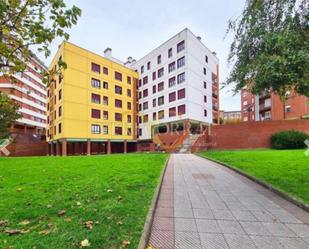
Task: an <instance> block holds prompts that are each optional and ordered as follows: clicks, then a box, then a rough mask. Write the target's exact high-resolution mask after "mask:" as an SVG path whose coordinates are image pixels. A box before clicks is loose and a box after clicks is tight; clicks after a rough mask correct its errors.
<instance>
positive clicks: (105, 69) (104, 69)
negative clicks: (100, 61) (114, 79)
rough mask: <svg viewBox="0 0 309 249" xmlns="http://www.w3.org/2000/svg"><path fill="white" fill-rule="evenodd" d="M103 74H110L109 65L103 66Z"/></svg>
mask: <svg viewBox="0 0 309 249" xmlns="http://www.w3.org/2000/svg"><path fill="white" fill-rule="evenodd" d="M103 74H105V75H108V68H107V67H103Z"/></svg>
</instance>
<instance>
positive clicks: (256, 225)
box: [240, 221, 269, 236]
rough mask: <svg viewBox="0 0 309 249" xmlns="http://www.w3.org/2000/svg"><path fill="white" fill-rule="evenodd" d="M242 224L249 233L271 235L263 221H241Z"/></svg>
mask: <svg viewBox="0 0 309 249" xmlns="http://www.w3.org/2000/svg"><path fill="white" fill-rule="evenodd" d="M240 224H241V226H242V227H243V229H244V230H245V232H246V233H247V234H249V235H265V236H266V235H269V232H268V230H267V229H266V227H264V226H263V224H262V223H261V222H251V221H241V222H240Z"/></svg>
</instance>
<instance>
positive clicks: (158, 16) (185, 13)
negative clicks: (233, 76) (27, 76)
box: [44, 0, 245, 110]
mask: <svg viewBox="0 0 309 249" xmlns="http://www.w3.org/2000/svg"><path fill="white" fill-rule="evenodd" d="M66 2H67V4H68V5H69V6H71V5H72V4H75V5H76V6H78V7H79V8H81V9H82V16H81V17H80V19H79V21H78V24H77V26H74V27H73V28H72V29H71V30H70V31H69V33H70V35H71V37H70V41H71V42H73V43H75V44H77V45H79V46H81V47H84V48H86V49H88V50H91V51H93V52H96V53H98V54H103V51H104V49H105V48H106V47H110V48H112V49H113V56H114V57H116V58H118V59H121V60H125V59H126V58H127V57H128V56H132V57H133V58H135V59H139V58H141V57H142V56H143V55H145V54H146V53H148V52H150V51H151V50H152V49H154V48H155V47H157V46H159V45H160V44H162V43H163V42H165V41H166V40H168V39H169V38H170V37H172V36H174V35H175V34H176V33H178V32H180V31H181V30H182V29H184V28H186V27H187V28H189V29H190V30H191V31H192V32H193V33H194V34H195V35H197V36H201V38H202V42H203V43H204V44H205V45H206V46H207V47H208V48H209V49H210V50H213V51H216V52H217V56H218V57H219V59H220V78H221V79H220V82H223V81H224V80H225V78H226V76H227V75H228V71H229V69H230V67H228V65H227V61H226V60H227V56H228V52H229V47H230V44H231V41H232V38H233V37H232V36H231V35H229V36H228V37H226V38H225V39H224V37H225V33H226V29H227V23H228V20H229V19H230V18H235V17H237V16H239V15H240V13H241V10H242V9H243V7H244V3H245V0H232V1H231V0H220V1H218V0H188V1H184V0H152V1H150V0H129V1H128V0H113V1H107V0H86V1H85V0H67V1H66ZM60 43H61V41H60V40H57V41H55V42H54V44H53V45H52V56H53V55H54V53H55V52H56V50H57V46H58V45H59V44H60ZM44 61H45V62H46V64H47V65H48V64H49V63H50V61H51V58H48V59H45V60H44ZM220 99H221V103H220V109H221V110H240V98H239V95H236V96H233V93H232V92H231V89H223V90H221V91H220Z"/></svg>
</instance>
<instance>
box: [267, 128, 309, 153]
mask: <svg viewBox="0 0 309 249" xmlns="http://www.w3.org/2000/svg"><path fill="white" fill-rule="evenodd" d="M308 138H309V136H308V135H307V134H305V133H303V132H300V131H294V130H290V131H282V132H278V133H275V134H273V135H272V136H271V147H272V148H273V149H277V150H283V149H302V148H305V147H306V144H305V143H304V142H305V140H306V139H308Z"/></svg>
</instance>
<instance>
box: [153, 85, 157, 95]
mask: <svg viewBox="0 0 309 249" xmlns="http://www.w3.org/2000/svg"><path fill="white" fill-rule="evenodd" d="M156 92H157V85H153V86H152V93H156Z"/></svg>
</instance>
